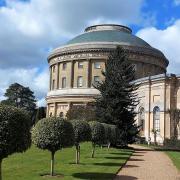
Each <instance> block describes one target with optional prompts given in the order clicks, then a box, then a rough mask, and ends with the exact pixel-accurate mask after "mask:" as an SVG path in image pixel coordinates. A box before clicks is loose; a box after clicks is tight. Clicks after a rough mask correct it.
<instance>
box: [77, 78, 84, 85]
mask: <svg viewBox="0 0 180 180" xmlns="http://www.w3.org/2000/svg"><path fill="white" fill-rule="evenodd" d="M82 86H83V77H82V76H78V78H77V87H82Z"/></svg>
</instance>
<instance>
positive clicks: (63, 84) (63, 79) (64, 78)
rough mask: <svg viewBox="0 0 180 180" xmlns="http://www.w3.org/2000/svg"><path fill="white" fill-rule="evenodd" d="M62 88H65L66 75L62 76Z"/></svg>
mask: <svg viewBox="0 0 180 180" xmlns="http://www.w3.org/2000/svg"><path fill="white" fill-rule="evenodd" d="M62 88H66V77H63V78H62Z"/></svg>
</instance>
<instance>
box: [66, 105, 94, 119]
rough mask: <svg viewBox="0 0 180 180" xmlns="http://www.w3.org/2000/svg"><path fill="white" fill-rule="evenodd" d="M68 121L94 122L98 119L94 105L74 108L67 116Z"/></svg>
mask: <svg viewBox="0 0 180 180" xmlns="http://www.w3.org/2000/svg"><path fill="white" fill-rule="evenodd" d="M66 117H67V120H74V119H76V120H86V121H93V120H94V119H96V115H95V110H94V107H93V105H92V104H91V105H84V106H72V107H71V108H70V109H69V110H68V112H67V114H66Z"/></svg>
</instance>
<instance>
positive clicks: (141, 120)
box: [138, 107, 145, 131]
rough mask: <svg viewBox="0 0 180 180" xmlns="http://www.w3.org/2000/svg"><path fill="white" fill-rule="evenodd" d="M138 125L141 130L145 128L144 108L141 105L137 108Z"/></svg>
mask: <svg viewBox="0 0 180 180" xmlns="http://www.w3.org/2000/svg"><path fill="white" fill-rule="evenodd" d="M138 125H139V126H141V131H144V129H145V110H144V108H143V107H140V108H139V118H138Z"/></svg>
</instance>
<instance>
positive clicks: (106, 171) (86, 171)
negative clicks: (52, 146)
mask: <svg viewBox="0 0 180 180" xmlns="http://www.w3.org/2000/svg"><path fill="white" fill-rule="evenodd" d="M131 154H132V150H120V149H114V148H111V149H110V150H109V151H108V150H107V148H103V149H101V148H97V149H96V152H95V158H94V159H92V158H91V157H90V156H91V143H83V144H82V145H81V160H80V163H81V164H79V165H76V164H74V162H75V148H74V147H73V148H67V149H63V150H62V151H58V152H57V153H56V155H55V173H57V174H63V176H64V178H53V179H63V180H71V179H93V180H94V179H102V180H105V179H112V178H113V177H114V174H116V173H117V171H118V170H119V168H120V167H121V166H122V165H123V164H124V163H125V162H126V160H127V159H128V158H129V156H130V155H131ZM2 168H3V171H2V172H3V179H4V180H43V179H46V180H48V179H52V178H47V177H46V178H45V177H41V174H47V173H49V171H50V153H49V152H48V151H42V150H39V149H37V148H35V147H32V148H31V149H29V150H28V151H26V152H25V153H23V154H14V155H11V156H9V157H8V158H7V159H4V160H3V164H2Z"/></svg>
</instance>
